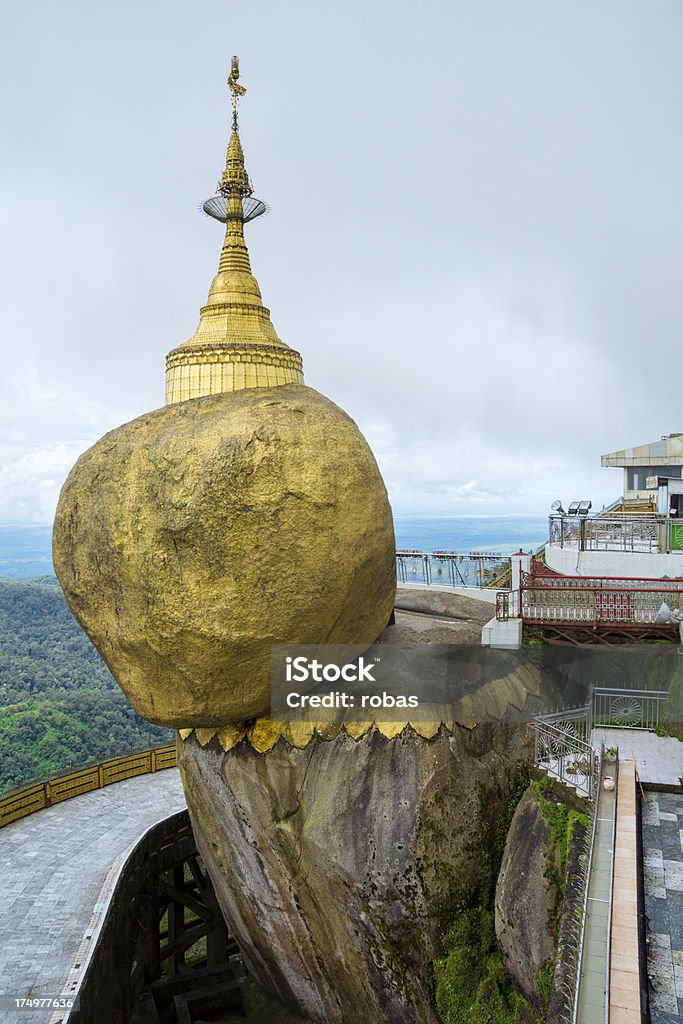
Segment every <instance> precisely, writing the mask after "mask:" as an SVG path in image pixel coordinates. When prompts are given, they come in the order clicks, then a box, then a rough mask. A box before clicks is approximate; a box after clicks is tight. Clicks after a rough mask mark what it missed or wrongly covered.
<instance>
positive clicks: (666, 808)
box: [643, 793, 683, 1024]
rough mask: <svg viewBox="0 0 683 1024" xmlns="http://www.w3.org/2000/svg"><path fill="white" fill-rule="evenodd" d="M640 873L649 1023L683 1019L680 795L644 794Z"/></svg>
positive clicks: (682, 828)
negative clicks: (641, 870) (646, 963)
mask: <svg viewBox="0 0 683 1024" xmlns="http://www.w3.org/2000/svg"><path fill="white" fill-rule="evenodd" d="M643 873H644V876H645V915H646V917H647V923H648V929H647V942H648V978H649V987H650V1015H651V1020H652V1024H676V1022H679V1021H683V796H681V795H678V794H675V793H646V794H645V800H644V803H643Z"/></svg>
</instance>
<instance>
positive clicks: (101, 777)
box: [0, 743, 176, 828]
mask: <svg viewBox="0 0 683 1024" xmlns="http://www.w3.org/2000/svg"><path fill="white" fill-rule="evenodd" d="M175 766H176V747H175V744H174V743H173V744H166V745H165V746H162V747H151V748H150V749H148V750H143V751H138V752H137V753H135V754H125V755H123V756H122V757H112V758H109V759H108V760H106V761H102V762H100V763H99V764H95V765H89V766H88V767H86V768H77V769H76V770H75V771H73V772H68V773H67V774H65V775H56V776H55V777H54V778H52V779H48V780H47V781H45V782H37V783H32V784H31V785H28V786H25V787H23V788H22V789H19V790H14V791H13V792H11V793H8V794H7V795H6V796H3V797H0V828H3V827H4V826H5V825H9V824H11V823H12V822H13V821H19V819H20V818H26V817H27V816H28V815H29V814H34V813H35V812H36V811H42V810H43V809H44V808H46V807H51V806H52V805H53V804H57V803H61V802H62V801H63V800H69V799H71V797H74V796H81V795H82V794H83V793H90V792H92V791H93V790H95V789H103V788H104V787H105V786H110V785H112V784H113V783H114V782H121V781H123V780H124V779H131V778H134V777H135V776H136V775H146V774H149V773H151V772H157V771H161V770H162V769H163V768H174V767H175Z"/></svg>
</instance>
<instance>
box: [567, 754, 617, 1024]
mask: <svg viewBox="0 0 683 1024" xmlns="http://www.w3.org/2000/svg"><path fill="white" fill-rule="evenodd" d="M599 761H600V767H599V769H598V776H597V786H596V791H595V800H594V802H593V809H592V824H591V836H590V842H589V847H588V862H587V864H586V870H585V873H584V876H583V900H582V903H581V926H580V934H579V945H578V953H577V957H576V972H575V974H574V993H573V995H574V998H573V1000H572V1002H571V1018H570V1019H571V1024H578V1019H579V1001H580V998H581V971H582V968H583V958H584V953H585V942H586V922H587V918H588V898H589V892H590V881H591V871H592V869H593V854H594V851H595V836H596V832H597V827H598V808H599V804H600V789H601V786H602V777H603V769H604V764H605V760H604V748H603V749H602V750H601V752H600V758H599ZM615 764H616V767H617V771H616V773H615V794H614V797H615V799H614V813H613V819H612V858H611V867H610V907H609V911H608V918H609V924H608V926H607V944H608V955H607V958H606V964H605V1006H604V1014H603V1020H604V1022H605V1024H607V1022H608V1020H609V979H610V956H609V948H610V945H611V931H612V929H611V918H612V896H611V894H612V889H613V885H614V837H615V831H616V808H617V802H616V785H617V779H618V776H619V771H618V768H619V760H618V754H617V758H616V761H615Z"/></svg>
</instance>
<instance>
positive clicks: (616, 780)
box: [603, 744, 619, 1024]
mask: <svg viewBox="0 0 683 1024" xmlns="http://www.w3.org/2000/svg"><path fill="white" fill-rule="evenodd" d="M603 749H604V744H603ZM618 797H619V748H618V747H617V754H616V757H615V760H614V809H613V811H612V856H611V858H610V869H609V904H608V908H607V957H606V961H607V962H606V964H605V975H606V977H605V1024H609V1002H610V1000H609V981H610V967H611V960H612V903H613V900H614V850H615V844H616V837H617V799H618Z"/></svg>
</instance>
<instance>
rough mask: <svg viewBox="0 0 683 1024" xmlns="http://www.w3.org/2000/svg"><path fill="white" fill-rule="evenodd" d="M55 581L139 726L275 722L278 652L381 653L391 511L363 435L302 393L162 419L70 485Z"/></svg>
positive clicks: (278, 392)
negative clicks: (345, 646) (292, 647)
mask: <svg viewBox="0 0 683 1024" xmlns="http://www.w3.org/2000/svg"><path fill="white" fill-rule="evenodd" d="M53 555H54V564H55V570H56V573H57V576H58V578H59V581H60V583H61V585H62V588H63V590H64V593H65V595H66V598H67V601H68V602H69V605H70V606H71V609H72V611H73V612H74V615H75V616H76V618H77V619H78V621H79V622H80V623H81V625H82V626H83V627H84V628H85V630H86V631H87V633H88V635H89V636H90V638H91V640H92V641H93V643H94V644H95V646H96V647H97V649H98V650H99V652H100V654H101V655H102V657H103V658H104V660H105V661H106V663H107V664H108V666H109V668H110V669H111V671H112V673H113V675H114V676H115V677H116V679H117V680H118V682H119V684H120V686H121V687H122V689H123V690H124V692H125V693H126V695H127V697H128V698H129V700H130V701H131V703H132V704H133V706H134V707H135V709H136V710H137V711H138V712H139V714H141V715H142V716H143V717H145V718H147V719H149V720H150V721H153V722H157V723H159V724H162V725H170V726H176V727H182V728H188V727H192V726H194V727H200V728H218V727H221V726H225V725H227V724H228V723H230V722H239V721H244V720H245V719H249V718H253V717H256V716H258V715H262V714H264V713H266V712H267V711H268V710H269V707H270V649H271V644H273V643H366V642H367V643H371V642H373V641H374V640H375V639H376V638H377V636H378V635H379V633H380V632H381V631H382V629H383V628H384V626H385V625H386V623H387V620H388V619H389V616H390V614H391V610H392V607H393V599H394V594H395V572H394V532H393V523H392V517H391V509H390V507H389V503H388V500H387V495H386V490H385V487H384V484H383V482H382V478H381V476H380V473H379V470H378V468H377V464H376V463H375V460H374V457H373V455H372V453H371V451H370V449H369V447H368V445H367V443H366V441H365V440H364V438H363V436H362V434H361V433H360V431H359V430H358V428H357V427H356V425H355V423H354V422H353V420H352V419H350V417H349V416H347V415H346V414H345V413H344V412H343V411H342V410H341V409H339V408H338V407H337V406H336V405H334V403H333V402H331V401H330V400H329V399H327V398H324V397H323V396H322V395H320V394H318V393H317V392H316V391H313V390H312V389H310V388H307V387H305V386H303V385H298V384H289V385H282V386H279V387H275V388H246V389H243V390H240V391H235V392H232V393H223V394H217V395H211V396H208V397H206V398H199V399H196V400H194V401H186V402H180V403H177V404H172V405H167V406H165V407H164V408H162V409H158V410H156V411H154V412H151V413H148V414H147V415H144V416H141V417H139V418H138V419H136V420H133V421H132V422H131V423H127V424H124V425H123V426H121V427H118V428H117V429H116V430H113V431H111V433H109V434H106V435H105V436H104V437H103V438H101V440H100V441H98V442H97V443H96V444H95V445H94V446H93V447H92V448H90V449H89V450H88V451H87V452H85V453H84V454H83V455H82V456H81V458H80V459H79V460H78V462H77V463H76V465H75V466H74V468H73V470H72V471H71V473H70V475H69V477H68V479H67V481H66V483H65V484H64V487H63V489H62V493H61V496H60V500H59V505H58V508H57V514H56V518H55V526H54V537H53Z"/></svg>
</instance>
